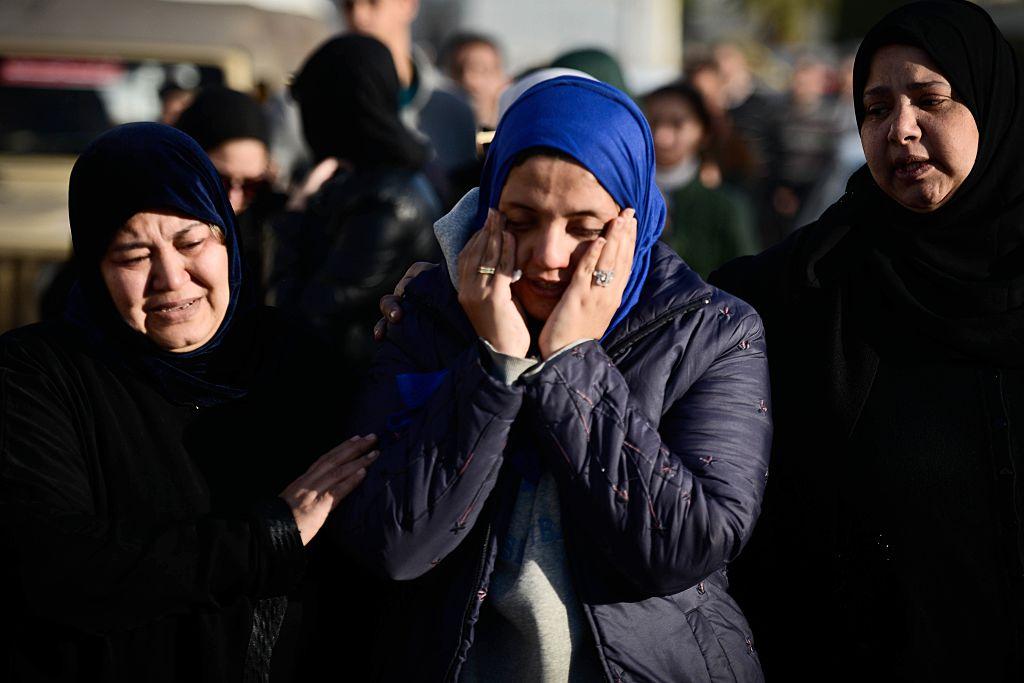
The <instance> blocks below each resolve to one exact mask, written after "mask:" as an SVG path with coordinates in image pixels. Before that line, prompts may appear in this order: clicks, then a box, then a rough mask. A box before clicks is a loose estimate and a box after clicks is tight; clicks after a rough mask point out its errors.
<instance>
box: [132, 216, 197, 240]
mask: <svg viewBox="0 0 1024 683" xmlns="http://www.w3.org/2000/svg"><path fill="white" fill-rule="evenodd" d="M205 225H206V224H205V223H203V222H202V221H200V220H199V219H197V218H192V217H191V216H182V215H180V214H174V213H170V212H167V211H140V212H139V213H137V214H135V215H134V216H132V217H131V218H129V219H128V220H127V221H125V223H124V225H123V226H121V229H120V230H118V231H117V233H115V235H114V241H115V242H116V241H124V240H132V239H139V238H143V237H148V238H153V237H158V236H159V237H162V238H165V239H166V238H169V237H173V236H174V235H176V234H178V233H179V232H182V231H186V230H191V229H193V228H197V227H204V226H205Z"/></svg>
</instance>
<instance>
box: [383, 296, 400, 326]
mask: <svg viewBox="0 0 1024 683" xmlns="http://www.w3.org/2000/svg"><path fill="white" fill-rule="evenodd" d="M380 312H381V315H383V316H384V318H385V320H387V321H388V322H391V323H397V322H398V321H399V320H401V319H402V297H400V296H396V295H394V294H385V295H384V296H382V297H381V298H380Z"/></svg>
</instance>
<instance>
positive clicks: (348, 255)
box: [270, 168, 441, 366]
mask: <svg viewBox="0 0 1024 683" xmlns="http://www.w3.org/2000/svg"><path fill="white" fill-rule="evenodd" d="M440 210H441V206H440V203H439V202H438V199H437V196H436V195H435V194H434V192H433V190H432V189H431V187H430V184H429V182H428V181H427V179H426V176H424V175H423V174H422V173H420V172H418V171H410V170H403V169H398V168H380V169H370V170H364V171H356V172H349V171H341V172H339V173H338V174H336V175H335V176H334V177H333V178H331V179H330V180H328V181H327V182H326V183H324V186H323V187H322V188H321V189H320V191H319V192H318V193H317V194H315V195H314V196H313V197H311V198H310V200H309V205H308V206H307V208H306V210H305V212H303V213H290V214H287V215H286V216H284V217H282V219H281V220H280V221H278V223H277V225H276V226H275V233H276V234H275V253H274V265H273V270H272V274H271V283H270V288H271V297H272V301H273V303H274V304H275V305H277V306H282V307H286V308H290V309H293V310H296V311H297V312H299V313H300V314H301V315H303V316H304V317H305V318H307V319H308V320H309V322H310V323H312V324H313V325H314V326H315V327H316V328H317V329H318V330H319V331H320V332H321V333H322V334H323V335H324V336H325V338H327V339H329V340H330V341H331V344H332V346H333V347H334V348H336V349H338V350H339V351H340V352H341V353H342V355H343V356H344V357H345V358H346V359H347V360H348V361H349V362H350V363H352V364H353V365H364V366H365V364H368V363H369V361H370V358H371V357H372V355H373V350H374V349H373V341H372V336H371V334H370V332H371V330H372V328H373V324H374V323H375V322H376V321H377V319H378V318H379V317H380V313H379V311H378V310H377V302H378V301H379V299H380V297H381V296H383V295H384V294H389V293H390V292H391V291H392V289H393V288H394V286H395V283H396V282H398V280H399V279H400V278H401V277H402V275H403V274H404V273H405V269H406V268H407V267H408V266H409V264H410V263H412V262H414V261H436V260H438V258H439V253H438V248H437V242H436V240H435V239H434V231H433V225H434V221H435V220H436V219H437V218H439V217H440Z"/></svg>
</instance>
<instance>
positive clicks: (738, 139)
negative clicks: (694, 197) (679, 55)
mask: <svg viewBox="0 0 1024 683" xmlns="http://www.w3.org/2000/svg"><path fill="white" fill-rule="evenodd" d="M684 73H685V75H686V79H685V80H686V82H687V83H689V84H690V85H691V86H692V87H693V89H694V90H696V91H697V92H698V93H699V94H700V97H701V99H702V100H703V102H704V107H705V110H706V111H707V113H708V117H709V119H710V122H711V123H710V127H711V128H710V130H711V135H710V139H709V140H708V142H707V143H706V147H705V151H704V153H703V154H702V155H701V156H702V160H701V170H700V177H701V180H702V181H703V183H704V184H705V185H706V186H708V187H718V186H719V185H720V184H721V183H723V182H725V183H727V184H728V185H730V186H731V187H732V188H733V189H734V190H735V191H738V192H740V193H741V194H742V195H743V196H744V198H745V199H746V201H747V203H748V204H750V205H751V206H753V202H754V199H755V198H756V197H757V191H758V185H759V182H760V176H759V172H760V169H759V168H758V165H757V159H756V158H755V156H754V154H753V153H752V152H751V150H750V147H749V145H748V144H747V142H746V140H744V138H743V137H742V135H741V134H740V133H739V132H738V131H737V130H736V126H735V125H734V123H733V120H732V116H730V114H729V111H728V100H727V99H726V93H725V85H724V81H723V79H722V74H721V72H720V71H719V69H718V64H716V63H715V61H714V60H712V59H695V60H687V62H686V69H685V72H684ZM751 220H753V217H752V218H751Z"/></svg>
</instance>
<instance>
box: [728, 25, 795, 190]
mask: <svg viewBox="0 0 1024 683" xmlns="http://www.w3.org/2000/svg"><path fill="white" fill-rule="evenodd" d="M711 58H712V60H713V61H714V63H715V64H716V65H717V67H718V74H719V76H720V77H721V82H722V84H721V87H722V92H723V96H724V99H725V106H726V110H727V111H728V112H729V117H730V118H731V119H732V122H733V124H734V126H735V128H736V132H737V133H738V134H739V135H740V136H741V137H742V138H743V140H744V141H745V142H746V143H747V146H748V147H749V148H750V151H751V153H752V154H753V155H754V158H755V160H756V162H757V164H758V165H759V168H760V171H761V174H762V176H763V175H764V173H765V165H766V164H767V163H768V160H769V157H770V150H771V148H772V146H773V144H774V143H773V140H772V138H773V131H774V128H775V126H776V124H777V123H778V117H779V96H778V94H777V93H775V92H773V91H771V90H770V89H769V88H767V87H766V86H765V85H764V83H762V82H761V81H760V80H759V79H758V78H757V77H756V76H755V75H754V72H753V71H752V70H751V68H750V62H749V61H748V60H747V55H746V53H745V52H744V50H743V48H742V47H740V45H738V44H736V43H732V42H721V43H718V44H716V45H715V46H714V47H713V48H712V50H711Z"/></svg>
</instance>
